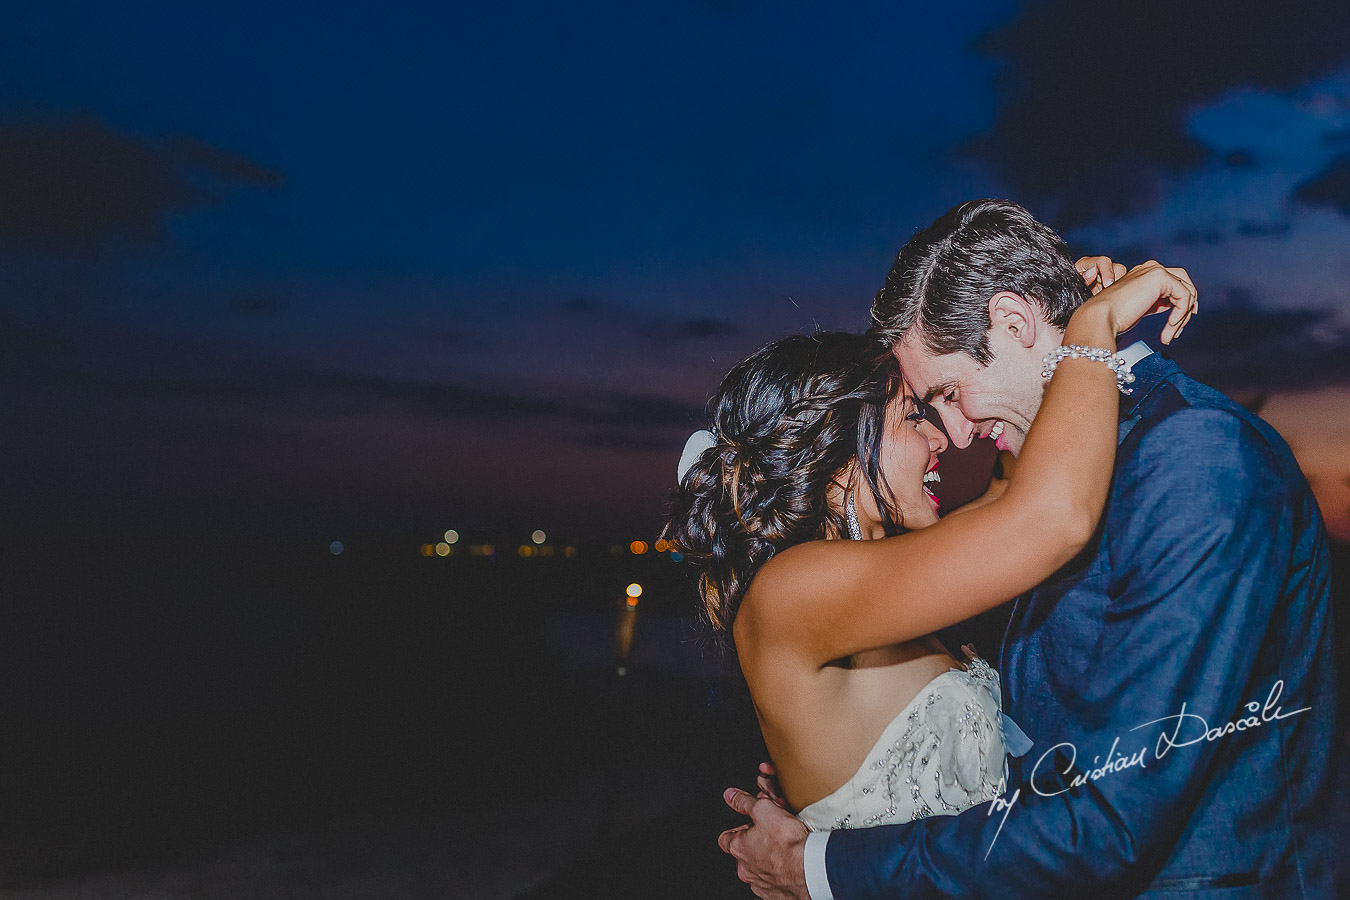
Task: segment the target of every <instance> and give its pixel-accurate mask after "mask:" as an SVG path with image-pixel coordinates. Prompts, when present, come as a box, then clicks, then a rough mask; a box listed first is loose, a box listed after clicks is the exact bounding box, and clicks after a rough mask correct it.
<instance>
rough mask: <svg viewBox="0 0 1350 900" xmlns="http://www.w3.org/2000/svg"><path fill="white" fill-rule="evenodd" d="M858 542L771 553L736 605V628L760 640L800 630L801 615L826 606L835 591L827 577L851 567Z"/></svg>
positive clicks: (819, 543) (804, 546)
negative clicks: (817, 607) (821, 605)
mask: <svg viewBox="0 0 1350 900" xmlns="http://www.w3.org/2000/svg"><path fill="white" fill-rule="evenodd" d="M860 543H861V542H854V541H844V540H836V541H827V540H819V541H808V542H806V543H804V544H796V545H794V546H792V547H788V548H787V549H786V550H783V551H782V552H781V553H778V554H776V555H774V557H773V558H772V559H770V560H769V561H768V562H766V563H765V564H764V565H763V566H761V567H760V569H759V572H757V573H756V574H755V578H754V580H753V581H752V582H751V583H750V587H749V589H748V590H747V591H746V593H745V598H744V599H743V600H742V601H741V607H740V610H739V611H738V612H737V614H736V623H737V625H738V627H739V629H742V630H745V631H747V632H749V631H753V632H754V633H756V634H758V635H760V636H762V637H768V636H770V635H775V636H778V635H783V634H790V633H792V632H793V631H796V630H800V626H801V624H802V623H801V621H800V618H799V616H800V615H801V614H803V613H806V612H808V611H809V608H810V607H812V606H817V605H819V604H822V603H830V602H831V600H832V595H833V594H834V593H835V592H836V589H837V588H838V580H837V578H835V577H832V576H831V573H832V572H833V573H836V574H838V573H839V572H840V571H841V567H843V569H844V570H847V569H849V568H851V567H853V566H856V565H857V559H858V550H859V549H860ZM742 622H744V623H745V624H744V625H742V624H741V623H742Z"/></svg>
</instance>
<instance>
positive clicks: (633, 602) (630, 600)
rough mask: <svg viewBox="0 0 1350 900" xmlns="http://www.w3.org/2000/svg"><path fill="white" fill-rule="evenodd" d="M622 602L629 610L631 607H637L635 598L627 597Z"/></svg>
mask: <svg viewBox="0 0 1350 900" xmlns="http://www.w3.org/2000/svg"><path fill="white" fill-rule="evenodd" d="M624 602H625V603H627V604H628V606H629V607H630V608H631V607H634V606H637V605H638V598H636V597H628V598H626V599H625V600H624Z"/></svg>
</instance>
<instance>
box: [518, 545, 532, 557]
mask: <svg viewBox="0 0 1350 900" xmlns="http://www.w3.org/2000/svg"><path fill="white" fill-rule="evenodd" d="M516 553H517V554H519V556H520V558H521V559H527V558H529V557H531V556H534V548H533V547H531V546H530V545H529V544H521V545H520V546H519V547H517V548H516Z"/></svg>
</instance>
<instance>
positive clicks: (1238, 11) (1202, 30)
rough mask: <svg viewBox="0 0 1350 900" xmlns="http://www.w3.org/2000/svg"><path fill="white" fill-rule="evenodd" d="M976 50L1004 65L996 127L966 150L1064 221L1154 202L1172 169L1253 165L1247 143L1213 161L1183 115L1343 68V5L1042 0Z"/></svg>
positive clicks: (1347, 55)
mask: <svg viewBox="0 0 1350 900" xmlns="http://www.w3.org/2000/svg"><path fill="white" fill-rule="evenodd" d="M980 46H981V47H982V49H984V50H985V51H986V52H987V53H989V54H990V55H991V56H992V57H993V58H995V59H997V60H999V61H1001V62H1002V63H1003V65H1004V69H1003V71H1002V73H1001V74H1000V75H999V76H998V78H997V80H996V92H997V95H998V99H999V104H998V114H997V119H996V121H995V123H994V127H993V128H992V129H991V130H990V131H989V132H988V133H987V134H985V135H983V136H982V137H980V138H979V139H977V140H976V141H975V142H974V144H973V149H974V150H975V152H976V153H977V155H979V156H980V157H981V158H983V159H985V160H986V161H988V163H989V164H990V165H991V166H992V167H993V168H994V170H995V171H996V172H997V174H998V175H999V177H1000V178H1001V179H1002V180H1003V181H1004V182H1006V183H1007V184H1008V186H1009V187H1010V188H1012V189H1013V191H1014V192H1015V193H1016V194H1017V195H1018V196H1023V197H1027V198H1035V199H1037V200H1038V201H1040V202H1043V203H1045V204H1046V205H1047V206H1048V207H1051V208H1053V210H1054V215H1053V218H1054V220H1055V221H1056V222H1057V223H1059V224H1060V225H1061V226H1066V227H1067V226H1071V225H1075V224H1081V223H1084V222H1087V221H1092V220H1095V219H1099V218H1102V217H1111V216H1117V215H1122V214H1128V213H1134V212H1138V211H1140V210H1142V209H1146V208H1148V207H1149V206H1151V205H1152V204H1153V203H1155V202H1156V201H1157V200H1158V198H1159V195H1160V192H1161V191H1162V189H1163V187H1164V180H1165V178H1166V176H1168V175H1172V174H1176V173H1179V172H1184V171H1190V170H1195V169H1197V168H1199V167H1201V166H1203V165H1206V164H1211V163H1213V164H1215V165H1217V166H1220V167H1222V166H1227V167H1236V168H1247V167H1250V166H1251V165H1253V163H1254V162H1255V161H1256V160H1257V159H1259V157H1254V156H1253V154H1252V153H1251V152H1250V151H1249V150H1247V149H1245V148H1235V149H1232V150H1227V151H1225V152H1224V153H1223V154H1221V155H1219V156H1218V157H1217V158H1216V155H1215V153H1214V152H1213V150H1212V149H1211V148H1210V147H1209V146H1207V145H1206V143H1205V142H1204V141H1202V140H1200V139H1198V138H1197V136H1196V135H1195V134H1194V133H1193V132H1192V130H1191V129H1190V127H1189V118H1190V115H1191V113H1192V112H1193V111H1194V110H1195V108H1196V107H1198V106H1199V105H1201V104H1203V103H1206V102H1209V101H1212V100H1214V99H1215V98H1218V97H1220V96H1222V95H1224V94H1226V93H1229V92H1230V91H1233V90H1236V89H1247V90H1258V91H1271V92H1276V93H1285V92H1290V91H1294V90H1296V89H1298V88H1300V87H1302V86H1304V85H1306V84H1308V83H1309V82H1311V81H1313V80H1314V79H1316V78H1319V77H1322V76H1325V75H1327V74H1329V73H1331V72H1332V71H1334V70H1335V69H1337V68H1338V67H1339V66H1342V65H1344V64H1345V63H1346V62H1347V60H1350V7H1347V6H1346V5H1345V4H1344V3H1342V2H1339V0H1310V2H1308V3H1305V4H1300V5H1299V7H1298V9H1297V11H1293V10H1291V9H1290V7H1289V6H1288V5H1287V4H1283V3H1278V2H1274V0H1261V2H1254V3H1243V4H1239V5H1237V6H1234V5H1233V4H1231V3H1228V2H1223V0H1202V2H1195V3H1172V2H1167V0H1139V2H1132V3H1120V4H1110V5H1101V4H1084V3H1076V2H1074V0H1042V2H1029V3H1027V4H1026V5H1025V7H1024V8H1023V10H1022V11H1021V13H1020V14H1019V15H1018V16H1017V17H1016V18H1015V19H1013V20H1012V21H1011V22H1010V23H1008V24H1007V25H1006V26H1003V27H999V28H997V29H995V30H993V31H992V32H991V33H990V34H988V35H987V36H986V37H985V38H984V39H983V40H982V42H981V44H980Z"/></svg>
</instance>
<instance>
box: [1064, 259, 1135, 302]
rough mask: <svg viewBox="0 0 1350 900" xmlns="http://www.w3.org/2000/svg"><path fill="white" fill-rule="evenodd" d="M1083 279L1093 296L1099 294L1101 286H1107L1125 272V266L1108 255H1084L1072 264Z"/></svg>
mask: <svg viewBox="0 0 1350 900" xmlns="http://www.w3.org/2000/svg"><path fill="white" fill-rule="evenodd" d="M1073 267H1074V268H1075V269H1077V270H1078V274H1079V275H1082V276H1083V281H1084V282H1086V284H1087V286H1088V287H1089V288H1091V290H1092V294H1093V296H1096V295H1097V294H1100V293H1101V292H1102V288H1109V287H1110V286H1111V285H1113V284H1115V282H1116V281H1117V280H1118V279H1119V278H1120V277H1121V276H1122V275H1124V274H1125V267H1124V266H1122V265H1121V264H1120V263H1118V262H1115V261H1114V260H1112V259H1111V257H1109V256H1084V257H1082V258H1081V259H1079V260H1078V262H1076V263H1074V264H1073Z"/></svg>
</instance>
